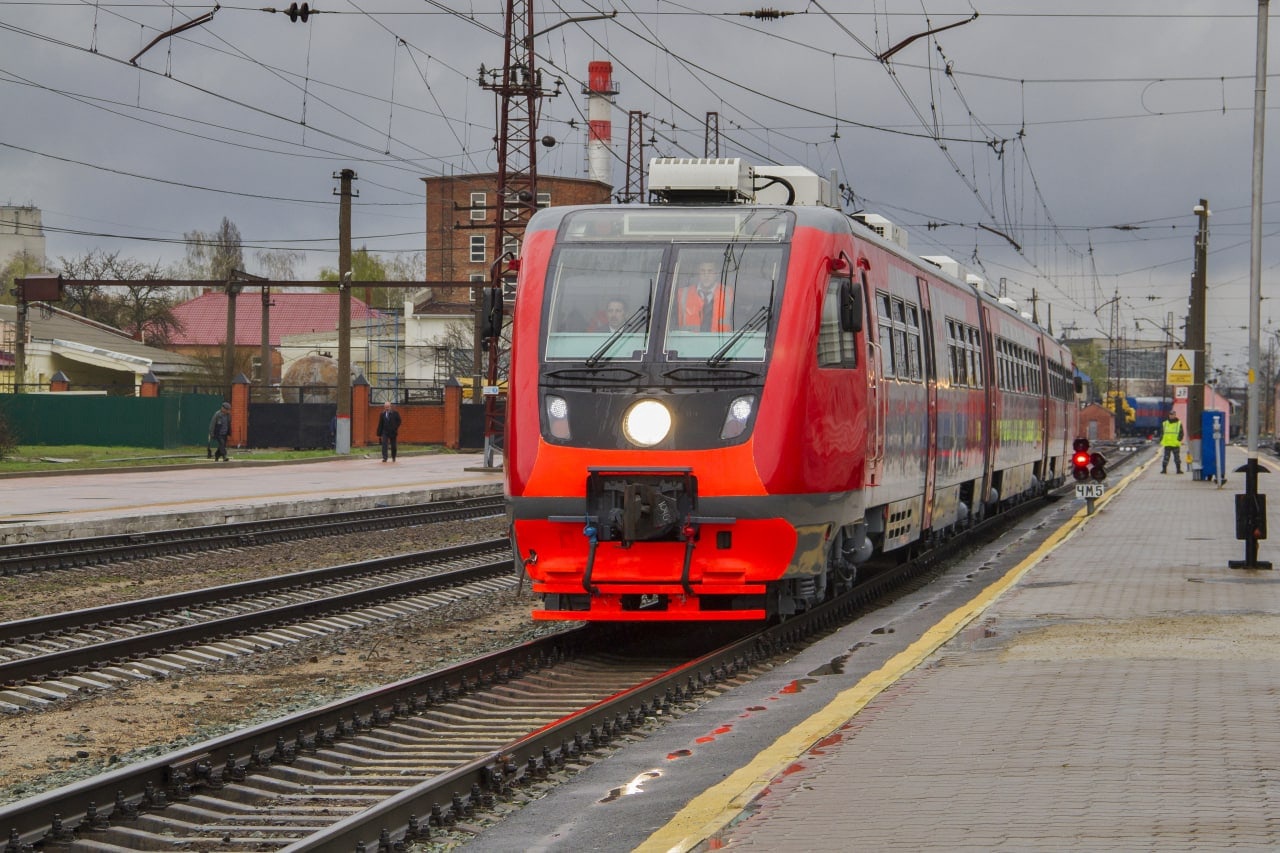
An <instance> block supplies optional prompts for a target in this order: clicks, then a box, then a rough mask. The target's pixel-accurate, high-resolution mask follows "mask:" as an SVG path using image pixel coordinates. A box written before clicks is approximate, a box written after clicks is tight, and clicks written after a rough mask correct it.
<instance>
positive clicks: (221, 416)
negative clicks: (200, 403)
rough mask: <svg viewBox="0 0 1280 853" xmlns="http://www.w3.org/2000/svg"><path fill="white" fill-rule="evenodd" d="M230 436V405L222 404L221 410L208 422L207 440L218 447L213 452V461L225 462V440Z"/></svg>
mask: <svg viewBox="0 0 1280 853" xmlns="http://www.w3.org/2000/svg"><path fill="white" fill-rule="evenodd" d="M230 435H231V404H230V403H223V404H222V408H220V409H218V411H216V412H214V413H213V418H212V419H211V420H210V421H209V440H210V441H211V442H214V443H216V444H217V445H218V448H217V450H215V451H214V452H213V461H214V462H217V461H218V460H219V459H221V460H222V461H223V462H226V461H227V438H228V436H230Z"/></svg>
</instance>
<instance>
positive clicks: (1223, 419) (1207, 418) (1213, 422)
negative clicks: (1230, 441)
mask: <svg viewBox="0 0 1280 853" xmlns="http://www.w3.org/2000/svg"><path fill="white" fill-rule="evenodd" d="M1226 450H1227V416H1226V414H1225V413H1223V412H1218V411H1212V410H1209V411H1204V412H1201V413H1200V479H1202V480H1213V479H1216V478H1218V477H1219V476H1221V477H1222V479H1224V480H1225V479H1226V478H1227V472H1226V470H1225V469H1223V468H1222V467H1221V466H1222V465H1223V464H1225V463H1224V460H1223V457H1224V456H1225V455H1226ZM1220 471H1221V474H1219V472H1220Z"/></svg>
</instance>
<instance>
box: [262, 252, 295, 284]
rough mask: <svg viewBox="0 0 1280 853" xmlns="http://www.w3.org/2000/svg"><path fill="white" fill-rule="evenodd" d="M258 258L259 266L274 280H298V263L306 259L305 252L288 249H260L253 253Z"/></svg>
mask: <svg viewBox="0 0 1280 853" xmlns="http://www.w3.org/2000/svg"><path fill="white" fill-rule="evenodd" d="M253 256H254V257H255V258H257V259H258V266H259V267H261V268H262V271H263V273H264V274H265V275H266V277H267V278H269V279H271V280H272V281H297V280H298V272H297V270H298V264H300V263H302V262H303V261H304V260H306V257H307V256H306V254H305V253H304V252H291V251H289V250H288V249H260V250H258V251H257V252H254V253H253Z"/></svg>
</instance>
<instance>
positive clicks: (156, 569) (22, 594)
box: [0, 518, 561, 804]
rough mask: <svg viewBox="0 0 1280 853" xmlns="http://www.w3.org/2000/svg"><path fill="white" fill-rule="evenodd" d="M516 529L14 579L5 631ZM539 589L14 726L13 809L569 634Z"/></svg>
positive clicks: (489, 525)
mask: <svg viewBox="0 0 1280 853" xmlns="http://www.w3.org/2000/svg"><path fill="white" fill-rule="evenodd" d="M505 528H506V521H505V519H503V518H492V519H482V520H479V521H466V522H446V523H442V524H435V525H430V526H428V527H418V528H403V529H397V530H388V531H381V532H377V533H363V534H354V535H350V536H345V537H341V538H339V539H317V540H310V541H303V542H295V543H285V544H280V545H269V546H264V547H261V548H252V549H243V550H241V549H235V550H225V551H218V552H213V553H207V554H198V555H191V556H184V557H178V558H166V559H155V560H147V561H140V562H137V563H120V564H116V565H110V566H99V567H90V568H82V569H75V570H70V571H58V572H46V573H41V574H38V575H31V576H26V577H20V578H3V579H0V613H3V614H4V618H5V620H13V619H22V618H26V617H29V616H36V615H40V614H45V613H52V612H59V611H65V610H75V609H81V608H86V607H93V606H98V605H102V604H107V603H110V602H113V601H124V600H129V599H135V598H145V597H148V596H155V595H163V594H166V593H171V592H179V591H182V590H188V589H195V588H199V587H205V586H214V585H217V584H225V583H232V582H234V581H238V580H248V579H251V578H257V577H265V576H269V575H274V574H282V573H285V572H292V571H299V570H302V569H310V568H319V567H323V566H330V565H336V564H339V563H346V562H352V561H356V560H362V559H370V558H373V557H378V556H387V555H390V554H396V553H403V552H406V551H412V550H427V549H432V548H443V547H447V546H450V545H457V544H462V543H464V542H470V541H475V540H477V539H484V538H494V537H499V536H502V535H504V532H505ZM534 604H535V600H534V597H533V596H532V595H530V594H529V592H528V589H527V587H526V588H525V589H524V591H523V592H519V593H518V592H516V591H512V592H510V593H504V594H501V595H496V596H487V597H485V598H472V599H468V600H464V601H460V602H457V603H455V604H452V605H448V606H446V607H442V608H440V609H439V610H438V611H433V612H430V613H425V614H420V615H418V616H416V617H413V618H410V619H404V620H399V621H396V622H392V623H383V624H380V625H377V626H373V627H370V628H365V629H361V630H353V631H350V632H347V633H345V634H340V635H330V636H327V637H322V638H316V639H313V640H308V641H305V642H302V643H297V644H294V645H292V646H289V647H286V648H282V649H278V650H275V651H272V652H264V653H261V654H255V655H252V656H249V657H245V658H239V659H234V660H232V661H228V662H226V663H222V664H219V665H216V666H213V667H210V668H207V669H201V670H190V671H187V672H185V673H182V674H181V675H177V676H172V675H171V676H169V677H167V678H164V679H151V680H147V681H140V682H137V683H135V684H132V685H129V686H126V687H122V688H119V689H114V690H108V691H104V692H102V693H97V694H85V695H84V696H83V697H81V698H78V699H74V700H69V701H66V702H63V703H60V704H59V705H57V706H54V707H52V708H49V709H47V710H44V711H40V712H28V713H23V714H17V715H14V716H11V717H9V718H7V719H5V721H4V725H3V726H0V767H2V768H4V774H3V787H0V804H4V803H9V802H13V801H15V800H19V799H23V798H25V797H29V796H32V795H34V794H37V793H40V792H42V791H45V790H49V789H51V788H54V787H58V786H60V785H64V784H67V783H69V782H72V781H75V780H77V779H81V778H85V777H88V776H92V775H94V774H96V773H100V772H102V771H103V770H105V769H108V768H112V767H115V766H118V765H120V764H124V763H129V762H133V761H138V760H141V759H144V758H150V757H152V756H154V755H158V754H163V753H164V752H167V751H170V750H172V749H175V748H177V747H180V746H183V745H186V744H190V743H197V742H200V741H203V740H206V739H208V738H210V737H214V736H216V735H219V734H222V733H224V732H227V731H232V730H235V729H237V728H242V727H244V726H246V725H248V724H250V723H254V722H259V721H262V720H268V719H273V718H275V717H279V716H283V715H285V714H288V713H291V712H294V711H297V710H302V709H304V708H310V707H315V706H317V705H322V704H324V703H327V702H330V701H333V700H335V699H338V698H341V697H343V696H348V695H351V694H353V693H357V692H360V691H362V690H366V689H369V688H372V687H375V686H378V685H380V684H385V683H387V682H390V681H395V680H398V679H401V678H406V677H409V676H412V675H416V674H419V673H423V672H429V671H431V670H434V669H438V668H440V667H442V666H445V665H448V664H451V663H455V662H457V661H461V660H465V659H467V658H471V657H474V656H476V655H478V654H482V653H484V652H487V651H492V650H495V649H499V648H503V647H506V646H509V645H512V644H515V643H519V642H524V641H526V640H529V639H532V638H533V637H535V636H539V635H542V634H546V633H549V632H552V631H556V630H560V628H561V626H559V625H557V624H555V623H535V622H533V621H532V620H531V619H530V618H529V611H530V610H531V609H532V608H533V606H534Z"/></svg>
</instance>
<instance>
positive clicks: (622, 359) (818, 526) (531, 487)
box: [504, 160, 1076, 621]
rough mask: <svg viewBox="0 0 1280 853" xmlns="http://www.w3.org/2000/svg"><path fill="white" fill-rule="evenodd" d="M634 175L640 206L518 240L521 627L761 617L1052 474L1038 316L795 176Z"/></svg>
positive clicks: (581, 217) (1065, 423)
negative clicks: (530, 622) (533, 602)
mask: <svg viewBox="0 0 1280 853" xmlns="http://www.w3.org/2000/svg"><path fill="white" fill-rule="evenodd" d="M725 164H731V166H730V168H732V169H733V170H735V171H736V173H737V175H736V177H737V180H736V181H735V180H734V178H735V176H734V175H732V174H731V175H729V176H728V177H727V178H726V176H725V175H724V174H723V172H724V168H725ZM664 167H669V168H665V170H664ZM683 167H687V171H685V168H683ZM651 168H652V170H653V171H651V186H658V185H659V184H660V183H661V184H662V185H663V186H666V187H667V188H668V189H667V193H666V201H665V203H658V204H652V205H637V206H587V207H552V208H547V209H544V210H542V211H539V212H538V213H537V214H536V215H535V216H534V217H533V219H532V220H531V221H530V223H529V225H528V228H527V230H526V232H525V240H524V244H523V247H522V257H521V262H520V267H519V274H518V280H517V288H516V301H515V312H514V317H513V328H512V350H511V373H510V386H509V392H508V400H507V427H506V430H507V431H506V436H505V445H504V469H505V476H506V491H507V498H508V513H509V516H510V520H511V533H512V541H513V547H514V548H515V550H516V553H517V556H518V558H519V559H520V560H521V561H522V562H523V563H524V565H525V567H526V570H527V572H528V574H529V576H530V578H531V580H532V583H533V589H534V591H535V592H538V593H540V594H541V595H542V602H543V603H542V607H541V608H540V609H537V610H535V612H534V617H535V618H537V619H570V620H653V621H663V620H731V619H732V620H760V619H766V618H774V617H783V616H786V615H790V614H793V613H796V612H799V611H802V610H804V609H806V608H810V607H813V606H814V605H815V604H817V603H819V602H821V601H822V600H824V599H825V598H827V597H829V596H831V595H833V594H836V593H838V592H840V591H842V590H844V589H846V588H848V586H849V585H850V584H851V583H852V582H853V579H854V577H855V575H856V573H857V569H858V565H859V564H861V563H863V562H865V561H866V560H867V559H869V558H870V557H871V556H872V555H873V554H874V553H877V552H887V551H892V550H894V549H898V548H903V547H905V546H908V545H910V544H912V543H915V542H918V541H920V540H922V539H924V538H926V537H939V536H945V535H948V534H951V533H953V532H955V531H956V530H957V529H960V528H963V527H964V526H966V525H969V524H971V523H972V522H973V521H975V520H977V519H980V518H982V517H983V516H985V515H987V514H989V513H992V512H995V511H998V510H999V509H1000V508H1001V507H1002V506H1004V505H1007V504H1009V503H1012V502H1016V501H1019V500H1023V499H1025V498H1027V497H1029V496H1033V495H1036V494H1039V493H1041V492H1042V491H1043V490H1044V489H1046V488H1048V487H1050V486H1052V485H1056V484H1057V483H1059V482H1061V481H1062V480H1063V478H1064V477H1065V475H1066V473H1067V471H1068V470H1069V454H1070V442H1071V438H1072V437H1073V436H1074V434H1075V429H1074V428H1075V420H1074V419H1075V411H1076V407H1075V405H1074V400H1073V397H1074V394H1073V390H1074V389H1073V380H1072V377H1073V365H1072V361H1071V356H1070V353H1069V352H1068V351H1067V349H1066V348H1065V347H1064V346H1062V345H1061V344H1059V343H1058V342H1056V341H1055V340H1054V339H1053V338H1052V337H1051V336H1050V335H1049V334H1048V333H1047V332H1046V331H1045V330H1043V329H1041V328H1040V327H1038V326H1036V325H1034V324H1033V323H1031V322H1030V321H1029V320H1027V319H1026V318H1025V317H1023V316H1021V315H1020V314H1018V313H1017V312H1016V310H1013V309H1011V308H1010V307H1009V306H1008V305H1006V304H1003V303H1002V302H1001V301H999V300H996V299H994V298H992V297H991V296H990V295H988V294H987V293H985V292H983V291H982V290H981V289H980V288H978V287H975V286H974V285H973V284H970V283H966V282H964V281H961V280H959V279H956V278H953V277H951V276H948V275H946V274H945V273H944V272H943V271H942V270H941V269H940V268H939V267H938V266H936V265H934V264H931V263H929V262H926V261H924V260H921V259H920V258H916V257H913V256H911V255H910V254H909V253H908V252H906V251H905V250H904V249H903V248H902V247H900V246H899V245H897V244H896V243H895V242H892V241H890V240H887V239H884V238H883V237H881V236H879V235H878V234H877V233H875V231H873V230H872V229H871V228H868V227H867V226H865V225H864V224H862V223H861V222H858V221H855V220H854V219H852V218H850V217H848V216H846V215H844V214H842V213H841V212H839V211H838V210H836V209H833V208H832V207H830V206H827V205H824V204H822V203H821V201H822V198H823V196H824V195H825V193H826V188H825V185H824V184H823V182H822V181H821V179H819V178H817V176H816V175H812V173H805V172H804V171H803V170H796V169H794V168H793V169H789V170H786V171H785V173H784V174H782V175H781V176H778V175H773V176H771V175H769V174H767V172H766V170H764V169H760V170H752V169H750V168H748V167H746V166H743V165H741V164H739V163H738V161H736V160H714V161H671V162H663V161H655V163H654V164H653V166H652V167H651ZM780 171H781V170H780ZM659 176H665V178H664V180H663V181H661V182H660V181H659V180H658V178H659ZM766 184H767V185H770V186H771V187H772V189H771V190H769V191H762V190H761V187H762V185H766ZM779 187H782V188H783V189H784V190H785V198H782V199H780V202H781V203H765V202H763V201H762V200H761V199H762V198H768V197H769V192H773V194H774V197H775V198H776V197H777V195H778V188H779ZM814 187H817V188H818V189H816V190H814V189H812V188H814ZM802 202H807V203H802ZM700 287H709V288H711V289H712V290H714V294H712V295H709V296H708V297H707V298H706V301H705V302H701V301H700V306H701V308H700V310H694V307H691V299H693V298H695V294H697V295H701V292H702V291H699V290H698V288H700ZM708 292H709V291H708Z"/></svg>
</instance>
